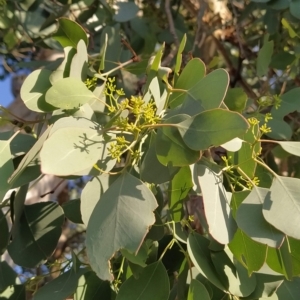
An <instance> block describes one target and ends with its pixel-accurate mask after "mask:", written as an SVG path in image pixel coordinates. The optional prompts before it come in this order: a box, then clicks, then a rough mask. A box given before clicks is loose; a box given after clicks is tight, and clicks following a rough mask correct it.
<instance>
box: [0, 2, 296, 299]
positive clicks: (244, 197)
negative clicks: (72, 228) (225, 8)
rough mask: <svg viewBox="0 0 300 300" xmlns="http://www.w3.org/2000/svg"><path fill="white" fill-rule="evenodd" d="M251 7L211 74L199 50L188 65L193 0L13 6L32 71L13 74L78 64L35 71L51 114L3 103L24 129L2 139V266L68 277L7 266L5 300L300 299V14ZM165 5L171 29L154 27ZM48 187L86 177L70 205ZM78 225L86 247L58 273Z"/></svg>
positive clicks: (7, 15) (13, 21) (9, 33)
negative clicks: (46, 50) (46, 55)
mask: <svg viewBox="0 0 300 300" xmlns="http://www.w3.org/2000/svg"><path fill="white" fill-rule="evenodd" d="M158 2H159V1H158ZM183 2H184V1H183ZM253 2H256V3H253ZM253 2H250V3H248V2H245V3H244V5H245V7H244V8H240V7H235V4H231V5H232V11H233V13H234V14H236V17H238V23H237V26H238V30H242V27H241V25H242V24H245V26H244V28H243V32H242V33H237V36H236V37H237V42H236V43H232V44H231V46H229V45H228V43H229V42H228V41H224V42H223V43H221V41H220V40H218V39H217V38H216V37H215V35H213V36H214V39H216V41H215V43H216V45H218V47H219V48H218V50H219V53H220V54H215V56H214V57H211V58H210V61H208V62H206V63H207V66H206V65H205V63H204V62H203V61H202V60H200V59H199V58H197V57H193V55H194V56H197V55H199V53H201V49H198V50H195V49H194V50H193V51H194V53H193V55H191V54H190V55H187V54H186V53H187V52H188V51H189V50H190V49H191V48H192V47H193V37H192V34H191V33H192V32H191V31H190V30H189V26H188V24H189V19H188V16H189V12H187V11H186V8H185V6H184V4H182V3H181V1H177V2H176V1H174V3H173V4H172V5H170V1H165V3H164V2H162V3H157V4H154V3H152V2H151V1H149V3H140V2H138V1H137V3H138V4H139V5H137V4H136V3H135V2H133V1H128V2H117V3H115V4H114V3H113V1H108V3H107V2H106V1H88V0H86V1H81V2H77V1H75V3H73V4H70V3H69V1H57V2H55V7H54V8H52V9H50V8H49V7H50V4H51V3H52V1H45V2H44V3H43V5H40V4H41V3H42V1H33V0H32V1H21V2H20V3H17V2H15V1H7V2H3V3H2V10H3V12H4V14H2V15H1V18H0V26H1V28H2V29H3V30H4V31H3V32H4V34H3V35H2V36H1V38H2V40H1V42H2V48H1V51H2V53H4V54H5V59H6V60H7V61H8V62H9V61H10V62H11V65H10V67H11V68H20V67H24V66H27V67H30V64H29V63H28V62H26V61H23V62H18V63H17V62H16V59H17V57H18V55H20V53H21V51H23V50H21V49H22V48H21V45H23V46H24V47H25V46H26V47H32V46H33V45H37V46H38V47H40V48H43V47H50V48H54V49H63V53H64V56H63V57H62V58H60V59H58V60H57V61H55V62H52V63H49V62H44V61H39V62H37V63H38V64H40V65H39V67H41V66H43V68H42V69H37V70H34V71H33V72H32V73H31V74H30V75H29V76H28V77H27V78H26V80H25V82H24V84H23V86H22V88H21V98H22V101H23V102H24V104H25V105H26V106H27V108H28V109H30V110H31V111H34V112H36V113H37V115H38V117H37V119H36V120H31V121H28V120H21V119H18V117H17V116H13V115H11V114H10V112H9V110H7V109H5V108H2V107H1V110H2V111H3V114H2V115H1V120H2V121H3V122H5V121H6V122H12V123H13V124H14V125H16V126H15V127H16V128H15V130H13V131H11V132H10V131H7V132H3V133H0V170H1V173H0V174H1V180H0V199H1V200H2V199H3V200H2V202H1V208H2V209H3V210H0V231H1V240H0V251H1V254H3V253H4V252H5V250H7V251H8V253H9V255H10V256H11V258H12V259H13V261H14V262H15V263H16V264H18V265H20V266H23V267H26V268H35V267H40V266H47V267H48V270H51V268H52V267H53V266H54V265H56V266H55V267H57V268H58V270H59V272H58V274H57V277H56V278H55V279H53V280H52V281H50V282H49V283H46V284H45V281H44V280H45V278H48V277H49V274H48V273H49V272H46V274H36V276H31V277H30V278H29V279H27V280H26V281H25V282H23V283H21V282H20V280H19V278H18V276H17V275H16V274H15V272H14V271H13V269H12V268H11V267H10V266H9V265H8V264H7V263H6V262H1V264H0V293H1V294H0V295H1V296H0V297H1V298H4V297H5V299H25V290H27V291H30V292H31V293H33V297H34V299H37V300H39V299H54V298H55V299H58V300H59V299H62V300H63V299H65V298H66V297H68V296H69V295H73V297H74V299H99V297H102V298H103V299H117V300H123V299H158V300H160V299H161V300H167V299H170V300H171V299H189V300H193V299H195V300H196V299H213V300H217V299H249V300H250V299H253V300H255V299H280V300H284V299H298V297H299V275H300V264H299V261H300V251H299V247H300V230H299V229H300V228H299V224H300V212H299V211H300V202H299V192H300V179H299V178H300V167H299V166H300V164H299V159H298V157H299V156H300V151H299V150H300V142H299V128H298V124H299V121H298V111H299V110H300V107H299V101H298V99H299V93H300V88H297V87H295V84H297V82H298V81H299V79H298V77H297V76H298V75H297V74H298V72H297V71H298V69H299V57H300V56H299V49H300V48H299V46H300V43H299V36H300V32H299V20H298V21H297V18H298V19H300V15H299V13H298V12H299V11H300V4H299V3H300V2H299V1H291V2H290V1H282V0H280V1H253ZM53 3H54V2H53ZM163 3H164V4H165V5H166V15H167V16H166V17H165V16H163V20H162V21H164V22H165V23H164V24H168V26H170V31H168V30H167V27H165V28H163V25H161V24H160V23H159V22H156V23H155V22H154V23H153V20H156V21H158V20H159V18H160V17H161V10H160V9H161V7H162V4H163ZM190 3H191V4H193V3H194V2H193V1H191V2H190ZM168 5H169V7H168ZM181 5H182V6H181ZM201 5H202V4H201ZM203 5H204V2H203ZM157 6H159V7H158V8H157ZM15 7H17V8H18V10H17V12H16V13H15V14H14V13H12V12H13V10H14V8H15ZM79 8H80V9H79ZM175 8H177V9H178V12H177V13H178V14H177V13H176V11H175ZM76 9H77V10H79V14H77V15H76V14H75V11H76ZM44 10H46V11H48V15H46V16H45V14H44ZM49 11H50V13H49ZM68 11H71V12H72V13H73V14H75V15H76V21H77V22H75V21H73V20H71V19H70V18H67V17H65V15H66V14H67V12H68ZM263 11H264V12H263ZM168 12H172V13H173V18H174V20H175V21H176V22H175V25H174V24H173V22H174V20H173V19H172V20H171V21H170V19H168V17H169V16H168ZM246 14H248V16H245V15H246ZM71 15H72V14H71ZM69 16H70V15H69ZM92 16H96V17H95V18H96V21H95V18H94V19H91V17H92ZM141 16H142V17H141ZM171 17H172V15H171ZM56 18H59V19H58V22H57V24H56V21H55V19H56ZM194 18H196V16H194ZM88 20H90V21H89V22H87V23H86V21H88ZM91 20H92V21H91ZM194 20H196V19H194ZM249 20H250V22H251V23H250V25H249V23H248V22H249ZM166 21H168V22H166ZM198 21H199V20H198ZM296 21H297V22H298V23H296ZM199 22H200V23H199V24H198V25H199V28H200V27H201V26H200V25H203V28H206V29H207V24H205V22H204V21H203V23H201V22H202V21H201V18H200V21H199ZM232 22H233V21H232ZM37 24H38V25H37ZM80 24H81V25H80ZM12 25H13V26H12ZM99 25H101V26H102V27H101V28H100V29H97V28H98V27H99ZM56 26H58V27H56ZM164 26H165V25H164ZM173 26H175V31H174V30H173V29H174V28H173V29H172V27H173ZM217 26H219V25H216V27H217ZM265 26H266V28H265ZM199 28H198V29H199ZM276 28H280V30H281V33H280V34H281V35H280V34H279V33H278V32H277V29H276ZM214 29H215V28H214ZM262 32H264V33H265V36H264V38H263V39H261V38H260V37H259V38H258V37H257V36H256V33H262ZM22 33H25V34H23V35H22ZM197 34H198V33H197ZM241 34H243V38H244V39H245V40H246V41H247V43H246V46H245V45H244V44H243V40H242V36H241ZM121 36H123V37H122V40H121ZM254 36H255V37H254ZM156 37H158V40H157V39H156ZM127 39H128V40H129V41H130V43H129V42H128V40H127ZM163 41H166V43H163ZM121 43H122V44H123V47H121ZM258 46H259V47H260V50H259V51H258V53H257V54H255V53H254V52H253V51H254V50H253V51H252V49H253V48H255V47H258ZM133 49H134V50H133ZM18 51H19V52H18ZM247 51H248V52H249V51H250V54H249V53H248V54H247V53H246V52H247ZM29 52H30V51H29ZM152 53H156V54H155V55H154V56H151V57H150V55H151V54H152ZM23 54H24V53H23ZM25 54H26V53H25ZM27 54H28V53H27ZM254 54H255V55H254ZM28 55H29V56H31V55H32V54H31V53H29V54H28ZM253 56H254V57H253ZM27 58H28V57H27ZM204 60H205V59H204ZM166 61H167V62H168V63H167V64H166ZM36 66H37V65H35V67H36ZM221 67H223V68H221ZM145 74H146V76H145ZM130 76H131V77H130ZM127 77H130V78H131V79H132V78H134V79H136V80H137V81H139V84H140V86H139V87H138V88H137V87H136V86H135V87H134V86H133V84H132V83H129V81H130V80H127V79H126V78H127ZM286 90H287V91H286ZM41 125H45V128H46V130H45V131H44V132H43V133H41ZM24 130H25V132H27V134H26V133H25V132H24ZM282 161H283V162H285V165H287V166H288V168H286V169H282V164H281V162H282ZM43 174H52V175H56V176H58V177H62V178H63V179H72V180H74V179H76V178H77V179H78V178H82V176H83V177H84V178H85V180H87V181H88V182H87V184H86V185H85V186H84V188H83V190H82V193H81V196H80V199H75V200H71V201H70V202H68V203H66V204H65V205H62V206H60V205H59V204H57V203H56V202H41V203H35V204H32V205H28V204H26V203H25V198H26V194H27V191H28V188H29V184H30V183H31V182H33V181H35V180H36V179H39V178H40V177H41V176H42V175H43ZM12 189H14V190H12ZM5 195H6V196H5ZM8 216H9V217H10V221H11V222H12V227H11V229H10V227H9V225H8V221H7V219H6V217H8ZM65 218H68V219H69V220H70V221H72V222H75V223H77V224H78V226H79V227H80V228H83V230H84V231H85V245H84V246H83V247H81V248H80V247H77V248H76V247H74V249H72V251H70V252H69V253H66V256H65V258H64V260H63V261H61V262H53V261H51V254H52V252H53V251H54V250H55V248H56V244H57V242H58V240H59V237H60V234H61V231H62V226H63V223H64V222H67V221H66V220H65ZM77 246H78V245H77ZM4 274H5V275H4Z"/></svg>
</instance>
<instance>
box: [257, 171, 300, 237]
mask: <svg viewBox="0 0 300 300" xmlns="http://www.w3.org/2000/svg"><path fill="white" fill-rule="evenodd" d="M299 192H300V179H297V178H289V177H281V176H276V177H275V178H274V180H273V183H272V185H271V188H270V193H269V194H268V195H267V197H266V199H265V201H264V203H263V214H264V217H265V219H266V220H267V221H268V222H269V223H270V224H272V225H273V226H274V227H276V228H277V229H279V230H281V231H282V232H284V233H285V234H287V235H288V236H291V237H293V238H295V239H300V227H299V224H300V213H299V212H300V199H299Z"/></svg>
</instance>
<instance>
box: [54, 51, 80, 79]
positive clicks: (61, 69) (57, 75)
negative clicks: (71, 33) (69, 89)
mask: <svg viewBox="0 0 300 300" xmlns="http://www.w3.org/2000/svg"><path fill="white" fill-rule="evenodd" d="M64 53H65V57H64V59H63V61H62V63H61V64H60V65H59V66H58V67H57V69H56V70H55V71H53V72H52V73H51V75H50V77H49V80H50V82H51V84H52V85H53V84H54V83H55V82H56V81H58V80H60V79H63V78H66V77H69V75H70V65H71V62H72V59H73V57H74V55H75V54H76V50H75V49H74V48H72V47H70V46H68V47H65V48H64Z"/></svg>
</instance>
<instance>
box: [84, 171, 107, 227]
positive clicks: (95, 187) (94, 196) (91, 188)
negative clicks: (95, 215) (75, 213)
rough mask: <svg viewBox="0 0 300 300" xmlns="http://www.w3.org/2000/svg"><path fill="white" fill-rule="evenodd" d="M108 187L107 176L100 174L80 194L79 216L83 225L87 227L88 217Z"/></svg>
mask: <svg viewBox="0 0 300 300" xmlns="http://www.w3.org/2000/svg"><path fill="white" fill-rule="evenodd" d="M108 187H109V176H108V175H107V174H101V175H100V176H97V177H94V178H93V179H91V180H90V181H89V182H88V183H87V184H86V185H85V187H84V188H83V190H82V193H81V215H82V220H83V223H84V224H85V225H86V226H87V225H88V222H89V219H90V216H91V214H92V212H93V210H94V208H95V206H96V204H97V202H98V201H99V200H100V197H101V196H102V195H103V193H104V192H105V191H106V190H107V189H108Z"/></svg>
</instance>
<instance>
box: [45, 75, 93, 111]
mask: <svg viewBox="0 0 300 300" xmlns="http://www.w3.org/2000/svg"><path fill="white" fill-rule="evenodd" d="M93 98H95V96H94V94H93V93H92V92H91V91H90V90H89V89H88V88H87V87H86V85H85V84H84V83H83V82H82V81H81V80H78V79H77V78H72V77H68V78H63V79H60V80H58V81H56V82H54V84H53V86H52V87H51V88H50V89H49V90H48V91H47V93H46V96H45V99H46V102H47V103H48V104H50V105H52V106H53V107H56V108H62V109H74V108H78V107H79V106H81V105H83V104H85V103H88V102H89V101H91V100H92V99H93Z"/></svg>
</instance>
